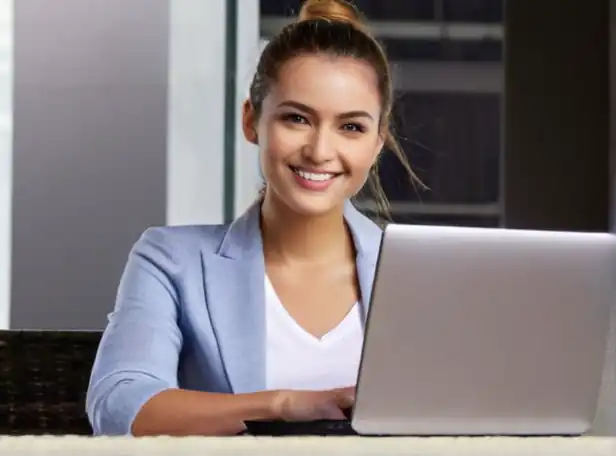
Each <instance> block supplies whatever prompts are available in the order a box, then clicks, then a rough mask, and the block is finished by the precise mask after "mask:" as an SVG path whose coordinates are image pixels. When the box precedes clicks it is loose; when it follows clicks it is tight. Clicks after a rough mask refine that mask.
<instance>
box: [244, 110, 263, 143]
mask: <svg viewBox="0 0 616 456" xmlns="http://www.w3.org/2000/svg"><path fill="white" fill-rule="evenodd" d="M242 130H243V131H244V138H246V141H248V142H250V143H252V144H259V137H258V135H257V115H256V112H255V109H254V107H253V106H252V103H251V102H250V100H246V101H244V104H243V105H242Z"/></svg>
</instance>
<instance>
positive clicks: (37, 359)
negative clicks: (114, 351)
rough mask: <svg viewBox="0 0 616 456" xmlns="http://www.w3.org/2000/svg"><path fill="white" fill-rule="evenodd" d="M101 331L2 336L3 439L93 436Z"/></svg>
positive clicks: (0, 401)
mask: <svg viewBox="0 0 616 456" xmlns="http://www.w3.org/2000/svg"><path fill="white" fill-rule="evenodd" d="M100 338H101V333H100V332H98V331H0V435H2V434H5V435H6V434H9V435H42V434H55V435H64V434H73V435H91V434H92V429H91V427H90V424H89V422H88V419H87V417H86V414H85V392H86V388H87V385H88V380H89V377H90V370H91V368H92V363H93V361H94V357H95V355H96V349H97V348H98V344H99V342H100Z"/></svg>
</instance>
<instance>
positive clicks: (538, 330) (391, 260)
mask: <svg viewBox="0 0 616 456" xmlns="http://www.w3.org/2000/svg"><path fill="white" fill-rule="evenodd" d="M615 284H616V241H615V237H614V236H612V235H610V234H606V233H566V232H542V231H522V230H505V229H485V228H458V227H435V226H408V225H389V226H388V227H387V229H386V230H385V233H384V236H383V240H382V248H381V252H380V257H379V264H378V266H377V273H376V278H375V284H374V287H373V294H372V301H371V307H370V311H369V315H368V322H367V327H366V334H365V341H364V349H363V357H362V363H361V366H360V372H359V379H358V389H357V398H356V404H355V407H354V415H353V422H352V425H353V427H354V429H355V430H356V431H357V432H359V433H361V434H390V435H494V434H501V435H555V434H557V435H563V434H564V435H569V434H581V433H584V432H585V431H587V430H588V428H589V427H590V424H591V422H592V420H593V418H594V414H595V410H596V404H597V397H598V392H599V387H600V382H601V372H602V367H603V362H604V354H605V347H606V341H607V333H608V330H609V310H610V306H611V304H612V302H613V301H614V299H615V298H616V294H615V291H616V290H615V288H616V287H615Z"/></svg>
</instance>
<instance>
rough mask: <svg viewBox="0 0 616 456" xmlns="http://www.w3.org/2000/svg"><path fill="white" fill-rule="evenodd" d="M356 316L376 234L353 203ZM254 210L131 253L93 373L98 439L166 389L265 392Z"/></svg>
mask: <svg viewBox="0 0 616 456" xmlns="http://www.w3.org/2000/svg"><path fill="white" fill-rule="evenodd" d="M344 216H345V219H346V222H347V225H348V226H349V227H350V231H351V233H352V237H353V240H354V243H355V248H356V250H357V260H356V261H357V272H358V276H359V285H360V290H361V295H362V297H363V298H364V299H363V301H362V310H363V312H364V313H365V312H367V306H368V302H369V297H370V294H371V289H372V281H373V278H374V272H375V266H376V262H377V256H378V250H379V247H380V240H381V234H382V231H381V229H380V228H379V227H378V226H377V225H376V224H374V223H373V222H372V221H371V220H369V219H368V218H367V217H365V216H364V215H362V214H361V213H359V212H358V211H357V210H356V209H355V208H354V207H353V206H352V204H351V203H350V202H347V203H346V205H345V210H344ZM259 219H260V205H259V204H254V205H253V206H252V207H250V208H249V209H248V210H247V211H246V212H245V213H244V215H242V216H241V217H239V218H238V219H237V220H235V221H234V222H233V223H231V224H227V225H205V226H185V227H165V228H150V229H148V230H147V231H145V233H144V234H143V235H142V236H141V238H140V239H139V240H138V241H137V243H136V244H135V245H134V247H133V249H132V251H131V253H130V256H129V259H128V263H127V265H126V269H125V271H124V274H123V276H122V280H121V282H120V286H119V290H118V295H117V301H116V305H115V309H114V311H113V313H111V314H110V316H109V323H108V326H107V328H106V330H105V332H104V334H103V336H102V340H101V343H100V346H99V349H98V353H97V356H96V361H95V363H94V366H93V369H92V375H91V379H90V385H89V388H88V392H87V399H86V408H87V413H88V417H89V419H90V422H91V424H92V427H93V429H94V433H95V434H96V435H127V434H130V428H131V425H132V422H133V420H134V418H135V415H136V414H137V412H138V411H139V409H140V408H141V407H142V406H143V405H144V404H145V403H146V402H147V401H148V400H149V399H150V398H151V397H152V396H154V395H155V394H158V393H160V392H161V391H163V390H166V389H169V388H178V387H179V388H185V389H192V390H200V391H210V392H222V393H245V392H254V391H260V390H263V389H265V346H264V345H265V344H264V340H265V337H264V336H265V334H264V330H265V322H264V315H265V312H264V295H265V291H264V274H265V266H264V260H263V248H262V239H261V230H260V223H259Z"/></svg>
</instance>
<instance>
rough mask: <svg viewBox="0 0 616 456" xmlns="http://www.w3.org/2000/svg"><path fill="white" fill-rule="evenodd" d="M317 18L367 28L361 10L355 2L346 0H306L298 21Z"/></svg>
mask: <svg viewBox="0 0 616 456" xmlns="http://www.w3.org/2000/svg"><path fill="white" fill-rule="evenodd" d="M316 19H323V20H326V21H332V22H344V23H347V24H351V25H353V26H354V27H356V28H358V29H362V30H365V25H364V21H363V18H362V17H361V14H360V12H359V11H358V10H357V8H356V7H355V6H354V5H353V4H351V3H349V2H347V1H345V0H306V1H305V2H304V4H303V5H302V9H301V10H300V12H299V17H298V19H297V21H298V22H302V21H309V20H316Z"/></svg>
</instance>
